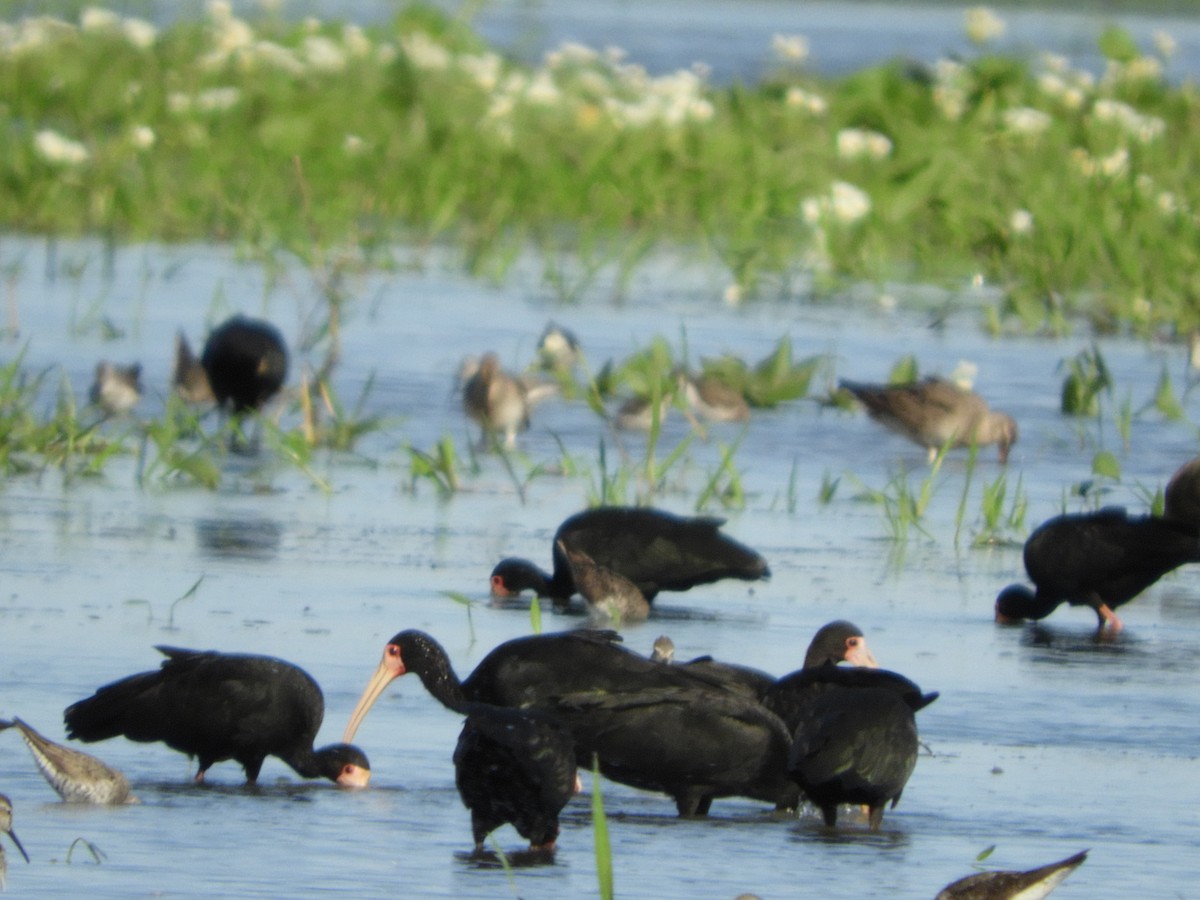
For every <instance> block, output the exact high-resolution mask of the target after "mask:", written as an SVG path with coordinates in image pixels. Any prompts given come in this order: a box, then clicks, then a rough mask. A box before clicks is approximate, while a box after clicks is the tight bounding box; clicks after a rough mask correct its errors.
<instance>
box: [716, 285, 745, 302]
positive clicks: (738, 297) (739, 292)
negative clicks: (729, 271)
mask: <svg viewBox="0 0 1200 900" xmlns="http://www.w3.org/2000/svg"><path fill="white" fill-rule="evenodd" d="M721 299H722V300H724V301H725V305H726V306H741V305H742V301H743V300H745V299H746V289H745V288H744V287H742V286H741V285H740V284H738V283H737V282H736V281H731V282H730V283H729V284H728V285H726V287H725V292H724V293H723V294H722V295H721Z"/></svg>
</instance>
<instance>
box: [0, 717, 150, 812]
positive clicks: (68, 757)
mask: <svg viewBox="0 0 1200 900" xmlns="http://www.w3.org/2000/svg"><path fill="white" fill-rule="evenodd" d="M6 728H16V729H17V731H19V732H20V733H21V737H22V738H24V740H25V745H26V746H27V747H29V752H30V753H32V754H33V759H34V761H35V762H36V763H37V764H38V768H39V769H41V771H42V775H44V776H45V778H46V781H47V782H49V783H50V786H51V787H52V788H54V790H56V791H57V792H58V795H59V796H60V797H62V798H63V800H64V801H65V802H67V803H95V804H100V805H114V804H118V803H136V802H137V798H136V797H134V796H133V792H132V791H131V790H130V788H129V780H128V779H127V778H126V777H125V776H124V775H122V774H121V773H120V772H118V771H117V770H116V769H114V768H112V767H111V766H107V765H105V764H104V763H102V762H101V761H100V760H98V759H96V757H94V756H91V755H89V754H87V753H83V752H81V751H79V750H73V749H72V748H70V747H64V746H63V745H62V744H56V743H54V741H52V740H50V739H49V738H47V737H44V736H43V735H41V734H39V733H38V732H37V731H36V730H35V729H34V728H32V727H31V726H29V725H27V724H25V723H24V722H22V721H21V720H20V719H16V718H14V719H12V720H11V721H3V720H0V731H3V730H5V729H6Z"/></svg>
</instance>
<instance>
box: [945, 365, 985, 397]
mask: <svg viewBox="0 0 1200 900" xmlns="http://www.w3.org/2000/svg"><path fill="white" fill-rule="evenodd" d="M978 374H979V366H977V365H975V363H973V362H971V361H970V360H969V359H960V360H959V361H958V365H956V366H955V367H954V371H952V372H951V373H950V380H951V381H953V382H954V383H955V384H956V385H958V386H959V387H960V388H962V389H963V390H964V391H969V390H971V389H972V388H973V387H974V386H975V376H976V375H978Z"/></svg>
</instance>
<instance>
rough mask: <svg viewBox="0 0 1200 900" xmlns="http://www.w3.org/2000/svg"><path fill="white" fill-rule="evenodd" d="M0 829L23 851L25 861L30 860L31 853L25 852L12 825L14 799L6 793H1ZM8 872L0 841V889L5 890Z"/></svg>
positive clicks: (2, 845)
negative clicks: (10, 798) (9, 797)
mask: <svg viewBox="0 0 1200 900" xmlns="http://www.w3.org/2000/svg"><path fill="white" fill-rule="evenodd" d="M0 831H3V832H4V833H5V834H7V835H8V836H9V837H10V838H11V839H12V842H13V843H14V844H16V845H17V849H18V850H20V851H21V855H22V856H23V857H25V862H29V854H28V853H26V852H25V848H24V847H22V846H21V841H20V840H19V839H18V838H17V833H16V832H15V831H13V827H12V801H11V800H9V799H8V797H6V796H5V795H4V794H0ZM7 873H8V860H7V859H5V857H4V844H3V843H0V891H2V890H4V882H5V875H6V874H7Z"/></svg>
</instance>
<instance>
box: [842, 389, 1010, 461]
mask: <svg viewBox="0 0 1200 900" xmlns="http://www.w3.org/2000/svg"><path fill="white" fill-rule="evenodd" d="M838 384H839V386H840V387H841V388H843V389H844V390H847V391H849V392H850V393H851V394H853V395H854V396H855V397H856V398H857V399H858V400H859V401H860V402H861V403H862V404H863V406H865V407H866V408H867V412H868V413H869V414H870V416H871V418H872V419H874V420H875V421H876V422H879V423H881V424H882V425H885V426H886V427H888V428H890V429H891V430H892V431H895V432H897V433H899V434H902V435H904V436H905V437H906V438H908V439H909V440H910V441H913V442H915V443H917V444H920V445H921V446H922V447H925V448H926V450H927V451H928V453H929V461H930V462H933V460H934V459H935V458H936V457H937V454H938V451H939V450H941V449H942V447H945V446H950V447H969V446H970V445H971V444H976V445H978V446H981V447H982V446H985V445H987V444H996V445H997V446H998V447H999V449H1000V462H1002V463H1003V462H1007V461H1008V451H1009V449H1010V448H1011V447H1012V445H1013V444H1015V443H1016V441H1017V423H1016V422H1014V421H1013V418H1012V416H1010V415H1008V414H1007V413H1002V412H993V411H992V410H990V409H988V405H987V403H986V402H985V401H984V399H983V398H982V397H980V396H979V395H978V394H976V393H975V392H974V391H966V390H963V389H962V388H960V387H959V386H958V385H956V384H954V383H953V382H952V381H947V380H946V379H944V378H938V377H936V376H931V377H929V378H926V379H925V380H924V381H914V382H912V383H911V384H862V383H859V382H854V381H844V380H843V381H840V382H838Z"/></svg>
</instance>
